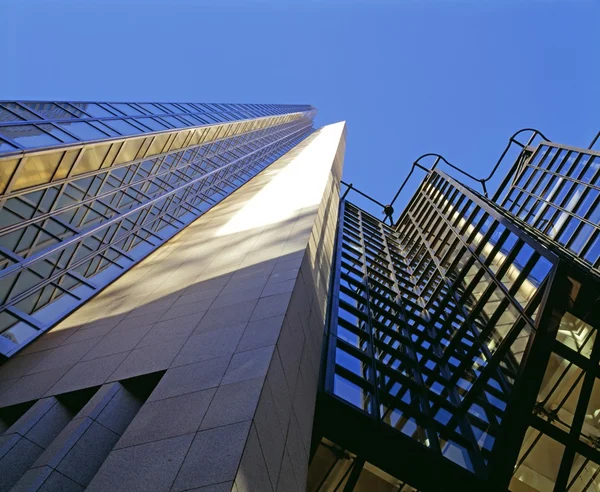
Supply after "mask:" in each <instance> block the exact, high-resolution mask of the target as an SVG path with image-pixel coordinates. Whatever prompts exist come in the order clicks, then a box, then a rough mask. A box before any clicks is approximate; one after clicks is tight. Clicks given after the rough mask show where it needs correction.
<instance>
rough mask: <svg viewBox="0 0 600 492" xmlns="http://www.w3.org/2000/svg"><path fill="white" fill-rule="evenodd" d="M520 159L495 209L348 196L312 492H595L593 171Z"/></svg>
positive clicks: (439, 179)
mask: <svg viewBox="0 0 600 492" xmlns="http://www.w3.org/2000/svg"><path fill="white" fill-rule="evenodd" d="M521 148H522V151H521V152H520V153H519V156H518V157H517V159H516V161H515V164H514V165H513V167H512V169H511V171H510V173H509V174H508V175H507V177H506V178H505V179H504V182H503V184H502V185H501V186H500V188H499V190H498V191H497V192H496V194H495V196H494V198H493V199H488V198H486V197H484V196H482V195H480V194H479V193H477V192H475V191H473V190H472V189H470V188H468V187H466V186H465V185H463V184H461V183H460V182H458V181H456V180H454V179H453V178H451V177H450V176H448V175H446V174H445V173H443V172H442V171H440V170H439V169H436V167H435V166H434V168H433V169H424V170H425V171H426V173H427V174H426V176H425V179H424V181H423V182H422V184H421V186H420V187H419V189H418V190H417V192H416V193H415V195H414V197H413V198H412V200H411V201H410V202H409V204H408V205H407V207H406V208H405V210H404V211H403V212H402V214H401V216H400V219H399V220H398V222H397V223H396V224H394V225H387V224H385V223H384V221H382V220H379V219H376V218H375V217H373V216H371V215H369V214H368V213H367V212H365V211H364V210H361V209H360V208H359V207H357V206H355V205H353V204H352V203H350V202H349V201H348V200H346V194H347V192H346V194H345V195H344V196H343V197H342V198H343V200H342V203H341V213H340V221H339V226H338V240H337V252H336V259H335V265H336V268H335V275H334V278H333V280H332V282H333V290H332V303H331V312H330V314H329V319H328V335H327V339H326V342H325V346H326V348H327V350H326V354H325V355H324V360H325V362H324V369H325V370H324V373H323V374H324V378H323V392H322V393H321V394H320V395H319V399H318V409H317V420H316V422H315V429H314V434H313V440H314V442H313V448H312V453H311V458H312V462H311V474H309V482H310V480H311V479H312V483H313V489H311V490H315V491H322V492H325V491H329V490H344V491H352V490H355V491H362V490H369V489H368V488H365V484H366V482H364V481H363V479H362V478H361V477H365V476H368V477H370V476H371V475H372V472H373V470H374V469H375V470H379V472H380V473H375V474H376V475H378V476H379V477H380V481H381V480H383V481H381V483H382V484H384V483H385V485H381V487H382V490H386V491H387V490H389V491H401V490H402V491H404V490H410V491H412V490H417V489H418V490H456V489H457V488H460V490H473V491H480V490H498V491H500V490H507V489H510V490H511V491H514V492H524V491H528V492H529V491H531V490H539V491H551V490H554V491H564V490H569V491H575V492H584V491H597V490H600V380H599V379H598V378H600V369H599V368H600V341H599V340H600V339H599V338H598V337H596V330H598V329H600V294H598V293H599V292H600V277H599V276H598V243H600V241H598V238H599V234H600V233H599V231H598V228H599V226H598V216H597V213H598V212H597V210H600V208H599V207H600V205H599V199H598V189H599V184H598V183H599V177H600V174H599V171H598V167H599V164H600V161H599V160H598V159H600V157H598V155H597V154H595V153H594V151H590V150H582V149H575V148H572V147H566V146H560V145H557V144H553V143H549V142H547V141H542V142H541V143H540V144H538V145H537V146H536V147H532V146H530V145H521ZM438 157H439V156H438ZM438 160H439V159H438ZM436 163H437V161H436ZM496 167H497V166H496ZM475 181H481V180H477V179H475ZM349 190H352V191H354V189H353V187H352V186H349ZM484 191H485V190H484ZM358 193H359V194H360V195H362V196H363V197H366V198H367V199H369V200H370V201H371V202H373V203H375V204H376V205H379V206H381V207H382V208H383V213H384V216H385V219H389V218H390V217H391V214H392V213H393V210H390V209H391V206H383V205H382V204H381V202H378V201H377V200H374V199H372V198H370V197H368V196H365V195H364V194H362V193H361V192H358ZM500 197H501V198H500ZM386 208H387V209H388V210H387V211H386ZM544 217H545V219H544ZM349 429H352V430H351V431H349ZM331 456H335V460H333V461H332V458H331ZM400 457H401V458H400ZM326 463H331V464H330V465H329V466H327V467H326V466H325V464H326ZM365 470H366V472H365ZM432 470H436V472H435V473H432ZM363 472H364V473H363ZM367 472H369V473H367ZM365 473H366V475H365ZM381 477H383V478H381ZM378 483H379V482H378ZM459 484H460V485H459ZM336 487H337V488H336Z"/></svg>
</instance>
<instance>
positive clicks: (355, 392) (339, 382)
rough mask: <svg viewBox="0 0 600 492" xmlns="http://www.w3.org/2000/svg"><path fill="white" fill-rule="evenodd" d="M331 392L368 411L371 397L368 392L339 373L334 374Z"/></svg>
mask: <svg viewBox="0 0 600 492" xmlns="http://www.w3.org/2000/svg"><path fill="white" fill-rule="evenodd" d="M333 392H334V394H335V395H337V396H339V397H340V398H342V399H344V400H346V401H347V402H349V403H351V404H353V405H355V406H356V407H358V408H360V409H362V410H365V411H367V412H369V413H370V411H371V399H370V394H369V392H368V391H366V390H364V389H362V388H361V387H360V386H358V385H357V384H354V383H352V382H350V381H348V380H347V379H346V378H344V377H342V376H340V375H339V374H336V375H335V376H334V379H333Z"/></svg>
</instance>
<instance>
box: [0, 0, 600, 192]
mask: <svg viewBox="0 0 600 492" xmlns="http://www.w3.org/2000/svg"><path fill="white" fill-rule="evenodd" d="M0 18H2V29H0V43H1V44H0V46H2V51H1V53H2V55H1V57H2V67H3V76H2V77H0V97H1V98H6V99H12V98H24V99H25V98H26V99H59V100H60V99H71V100H126V101H130V100H131V101H140V100H147V101H154V100H157V101H200V102H202V101H207V102H299V103H311V104H313V105H314V106H316V107H317V108H318V109H319V116H318V118H317V124H318V125H323V124H327V123H332V122H335V121H339V120H346V121H347V124H348V145H347V152H346V161H345V171H344V179H345V180H347V181H352V182H353V183H355V184H356V185H357V186H359V187H360V188H362V189H364V190H366V191H367V192H369V193H372V194H373V195H375V196H376V197H378V198H379V199H380V200H381V201H387V200H389V199H391V196H392V195H393V194H394V192H395V190H396V188H397V187H398V186H399V184H400V182H401V181H402V179H403V178H404V176H405V175H406V173H407V172H408V169H409V167H410V164H411V163H412V161H413V160H414V159H415V158H416V157H418V156H419V155H421V154H423V153H425V152H437V153H441V154H443V155H445V156H446V157H447V158H448V159H449V160H450V161H451V162H454V163H456V164H458V165H460V166H462V167H464V168H465V169H466V170H468V171H470V172H472V173H474V174H477V175H483V174H487V173H488V170H489V169H490V168H491V166H492V165H493V163H494V162H495V161H496V159H497V158H498V156H499V154H500V152H501V151H502V149H503V148H504V145H505V144H506V141H507V139H508V137H509V136H510V134H512V133H513V132H514V131H515V130H517V129H519V128H521V127H526V126H532V127H536V128H539V129H540V130H542V131H543V132H544V133H545V134H546V135H547V136H548V137H549V138H550V139H552V140H556V141H559V142H562V143H567V144H571V145H574V146H583V147H585V146H587V145H588V143H589V142H590V140H591V139H592V138H593V136H594V134H595V133H596V132H597V131H598V130H600V117H599V115H600V64H599V63H598V59H599V57H600V54H599V48H600V2H598V1H594V0H589V1H587V0H564V1H560V0H554V1H550V0H548V1H543V0H529V1H516V0H497V1H484V0H472V1H467V0H455V1H432V0H421V1H416V0H415V1H412V0H404V1H403V0H395V1H392V0H389V1H385V0H379V1H378V0H371V1H354V2H353V1H352V0H344V1H343V0H331V1H325V0H324V1H316V0H312V1H311V0H305V1H300V0H291V1H284V0H281V1H274V0H272V1H267V0H263V1H241V0H238V1H232V0H219V1H210V2H209V1H206V2H203V1H201V0H170V1H167V0H161V1H159V0H102V1H100V0H87V1H80V0H61V1H50V0H28V1H27V2H25V1H22V0H2V2H1V5H0ZM415 184H416V183H415ZM413 189H414V187H413Z"/></svg>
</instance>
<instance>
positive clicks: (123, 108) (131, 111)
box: [110, 103, 144, 116]
mask: <svg viewBox="0 0 600 492" xmlns="http://www.w3.org/2000/svg"><path fill="white" fill-rule="evenodd" d="M110 106H111V107H113V108H116V109H118V110H119V111H120V112H121V113H123V114H124V115H125V116H140V115H142V114H144V113H142V112H141V111H139V110H138V109H136V108H134V107H133V106H130V105H129V104H125V103H112V104H111V105H110Z"/></svg>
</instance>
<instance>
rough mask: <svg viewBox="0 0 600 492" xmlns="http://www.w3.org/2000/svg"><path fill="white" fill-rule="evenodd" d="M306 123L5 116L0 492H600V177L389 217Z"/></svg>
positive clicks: (520, 148)
mask: <svg viewBox="0 0 600 492" xmlns="http://www.w3.org/2000/svg"><path fill="white" fill-rule="evenodd" d="M315 112H316V111H315V109H314V108H313V107H311V106H298V105H287V106H284V105H243V104H196V103H194V104H183V103H169V104H167V103H160V104H159V103H119V104H116V103H96V102H95V103H76V102H70V103H67V102H52V103H50V102H2V103H0V152H1V153H0V162H1V163H2V169H3V171H2V172H1V173H0V192H1V193H2V195H1V198H2V203H1V208H0V217H1V220H0V253H1V254H2V258H3V265H2V268H3V269H2V270H0V287H1V288H0V292H1V293H2V296H3V297H2V304H1V305H0V317H1V319H2V325H0V333H1V334H2V337H0V353H1V354H2V357H3V358H4V363H3V365H2V366H0V489H1V490H11V489H13V490H78V491H79V490H111V491H112V490H127V491H128V492H130V491H135V490H144V491H145V490H164V491H188V490H194V491H202V492H217V491H223V492H224V491H230V490H235V491H237V492H242V491H261V492H262V491H297V490H300V491H304V490H309V491H315V492H316V491H319V492H325V491H341V490H344V491H352V490H354V491H360V492H363V491H369V492H370V491H378V492H388V491H389V492H392V491H400V490H402V491H415V490H420V491H440V490H465V491H483V490H486V491H487V490H497V491H505V490H511V491H513V492H529V491H532V490H537V491H543V492H545V491H551V490H556V491H563V490H570V491H595V490H600V479H599V477H600V465H599V463H600V453H599V451H598V447H599V445H598V443H599V441H598V436H600V423H598V422H599V421H598V414H600V389H599V388H600V385H598V384H596V379H597V378H598V377H600V372H599V369H598V367H599V364H600V346H599V345H600V341H598V340H597V339H596V330H597V329H598V328H600V325H599V323H600V297H599V292H600V288H599V287H600V277H599V275H600V226H598V219H599V218H600V217H599V216H598V211H599V210H600V194H599V192H600V165H599V163H600V153H598V152H596V151H594V150H592V148H591V147H592V146H590V148H589V149H577V148H573V147H567V146H564V145H559V144H556V143H553V142H550V141H548V140H547V139H546V138H545V137H544V136H543V135H541V134H540V133H539V132H534V131H531V132H529V136H530V138H529V140H528V141H526V142H522V141H521V140H520V139H521V137H522V136H523V135H527V132H518V133H517V134H515V135H514V136H513V137H511V139H510V141H509V146H508V147H507V150H508V149H512V148H513V147H515V146H516V147H517V152H516V156H515V160H514V162H511V163H509V164H510V166H509V167H510V168H509V169H508V172H507V173H506V176H505V177H504V179H503V180H502V182H501V184H500V185H499V187H498V189H497V190H496V191H495V193H494V194H493V196H488V187H489V181H490V179H491V176H492V175H494V173H496V171H497V170H498V169H504V167H505V165H506V162H507V158H506V156H507V155H509V154H508V153H507V152H505V153H504V154H503V155H502V157H501V159H500V161H499V162H498V163H497V164H496V165H495V166H490V167H491V172H492V174H491V175H490V177H488V178H478V177H474V176H472V175H469V174H467V173H464V172H463V171H461V170H460V168H458V167H457V166H453V165H452V164H450V163H448V162H447V161H445V159H444V158H443V157H441V156H437V157H436V158H435V161H434V162H433V165H432V166H426V165H425V164H424V162H425V161H424V160H422V159H419V160H417V161H416V162H415V164H414V165H413V171H415V172H421V173H423V180H422V182H421V184H420V185H419V187H418V188H417V190H416V192H415V193H414V196H413V197H412V199H410V200H409V201H408V204H407V205H406V207H404V209H403V210H401V211H400V213H399V214H396V213H395V212H394V208H393V205H394V204H395V201H396V198H397V197H398V195H396V197H395V198H394V199H393V200H392V201H391V202H390V205H386V206H384V205H383V203H381V202H379V201H377V200H375V199H373V198H370V197H368V196H367V195H365V194H364V193H362V192H361V191H360V190H357V189H356V188H355V187H354V186H352V185H350V186H347V185H346V188H343V183H342V182H341V181H340V179H341V172H342V164H343V155H344V148H345V126H344V124H343V123H339V124H334V125H329V126H326V127H323V128H319V129H315V128H313V117H314V115H315ZM501 164H503V166H500V165H501ZM413 171H411V174H412V172H413ZM341 183H342V186H340V184H341ZM359 188H360V186H359ZM403 188H404V185H402V186H401V190H402V189H403ZM355 192H357V193H355ZM399 192H400V191H399ZM360 200H371V202H372V203H375V205H376V207H375V211H374V212H373V209H372V208H370V207H369V206H368V205H367V204H366V203H367V202H360ZM361 203H363V205H362V206H361V205H360V204H361ZM377 208H381V212H383V213H382V215H377V214H378V213H379V212H380V210H378V209H377ZM368 210H371V213H370V212H369V211H368Z"/></svg>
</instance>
